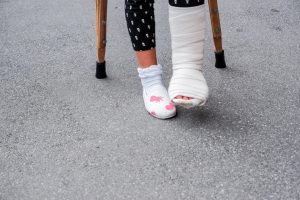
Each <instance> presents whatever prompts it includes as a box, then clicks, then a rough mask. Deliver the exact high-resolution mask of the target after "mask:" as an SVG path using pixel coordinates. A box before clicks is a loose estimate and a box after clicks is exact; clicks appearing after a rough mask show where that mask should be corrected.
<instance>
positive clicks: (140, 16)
mask: <svg viewBox="0 0 300 200" xmlns="http://www.w3.org/2000/svg"><path fill="white" fill-rule="evenodd" d="M169 4H170V5H171V6H175V7H193V6H199V5H202V4H204V0H169ZM153 5H154V0H125V17H126V21H127V28H128V32H129V35H130V38H131V43H132V47H133V49H134V50H135V51H145V50H149V49H152V48H155V46H156V41H155V19H154V7H153Z"/></svg>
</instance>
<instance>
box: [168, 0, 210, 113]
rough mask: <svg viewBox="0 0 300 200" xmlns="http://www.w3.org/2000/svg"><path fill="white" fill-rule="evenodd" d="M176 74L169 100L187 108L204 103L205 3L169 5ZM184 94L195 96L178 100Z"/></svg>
mask: <svg viewBox="0 0 300 200" xmlns="http://www.w3.org/2000/svg"><path fill="white" fill-rule="evenodd" d="M169 23H170V31H171V44H172V64H173V75H172V78H171V80H170V84H169V88H168V92H169V95H170V99H171V100H172V101H173V102H174V103H175V104H176V105H181V106H184V107H186V108H190V107H194V106H202V105H204V104H205V102H206V100H207V97H208V92H209V90H208V86H207V83H206V80H205V78H204V76H203V74H202V69H203V49H204V36H205V4H203V5H200V6H193V7H174V6H169ZM178 95H181V96H187V97H192V98H193V99H190V100H184V99H175V98H174V97H176V96H178Z"/></svg>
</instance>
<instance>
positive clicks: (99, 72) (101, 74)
mask: <svg viewBox="0 0 300 200" xmlns="http://www.w3.org/2000/svg"><path fill="white" fill-rule="evenodd" d="M106 77H107V75H106V67H105V61H104V62H103V63H99V62H96V78H98V79H104V78H106Z"/></svg>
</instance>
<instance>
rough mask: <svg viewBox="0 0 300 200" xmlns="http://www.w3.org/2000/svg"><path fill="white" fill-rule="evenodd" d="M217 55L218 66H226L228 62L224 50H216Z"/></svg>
mask: <svg viewBox="0 0 300 200" xmlns="http://www.w3.org/2000/svg"><path fill="white" fill-rule="evenodd" d="M215 56H216V65H215V66H216V68H226V62H225V55H224V50H223V51H221V52H219V53H217V52H215Z"/></svg>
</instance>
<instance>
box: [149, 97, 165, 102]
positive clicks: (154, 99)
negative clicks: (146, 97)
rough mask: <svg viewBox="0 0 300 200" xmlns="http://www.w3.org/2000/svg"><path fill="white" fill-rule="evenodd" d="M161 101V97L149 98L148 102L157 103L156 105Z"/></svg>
mask: <svg viewBox="0 0 300 200" xmlns="http://www.w3.org/2000/svg"><path fill="white" fill-rule="evenodd" d="M162 99H163V97H161V96H151V97H150V102H153V101H154V102H157V103H159V102H160V101H162Z"/></svg>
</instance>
